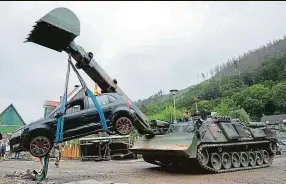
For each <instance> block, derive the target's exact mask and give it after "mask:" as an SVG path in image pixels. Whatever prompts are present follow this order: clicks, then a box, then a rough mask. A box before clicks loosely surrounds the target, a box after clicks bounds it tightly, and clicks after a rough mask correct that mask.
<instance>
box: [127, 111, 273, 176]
mask: <svg viewBox="0 0 286 184" xmlns="http://www.w3.org/2000/svg"><path fill="white" fill-rule="evenodd" d="M276 142H277V139H276V138H275V135H274V133H273V132H272V131H271V130H270V129H268V128H267V127H261V128H249V127H246V126H244V125H243V124H242V123H241V122H238V121H234V120H231V119H230V118H229V117H209V118H206V119H204V120H203V119H201V118H200V115H198V114H197V115H196V116H195V117H193V120H192V121H188V122H184V123H176V124H173V125H171V126H170V128H169V131H168V132H167V133H166V134H165V135H156V136H155V137H154V138H152V139H148V138H146V137H140V138H139V139H138V140H137V142H136V143H135V145H134V146H133V147H132V148H131V150H132V151H133V152H134V153H136V154H142V156H143V159H144V160H145V161H146V162H148V163H151V164H155V165H160V166H164V167H174V168H178V167H183V168H189V169H190V170H195V171H200V172H206V173H222V172H229V171H238V170H246V169H255V168H262V167H268V166H270V165H271V164H272V160H273V158H274V156H275V154H276Z"/></svg>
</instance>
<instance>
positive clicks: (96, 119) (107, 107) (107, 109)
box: [88, 95, 112, 129]
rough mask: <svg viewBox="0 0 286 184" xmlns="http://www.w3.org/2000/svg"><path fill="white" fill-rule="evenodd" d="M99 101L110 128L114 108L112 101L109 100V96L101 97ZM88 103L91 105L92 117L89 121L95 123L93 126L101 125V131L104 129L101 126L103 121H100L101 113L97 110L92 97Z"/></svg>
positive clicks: (98, 97)
mask: <svg viewBox="0 0 286 184" xmlns="http://www.w3.org/2000/svg"><path fill="white" fill-rule="evenodd" d="M97 99H98V102H99V104H100V106H101V108H102V111H103V113H104V117H105V119H106V122H107V126H109V119H110V115H111V112H112V106H111V104H110V100H109V97H108V95H99V96H97ZM88 103H89V106H90V112H91V113H90V117H89V119H90V120H91V121H92V122H93V124H96V125H98V124H99V125H100V129H101V128H102V126H101V119H100V116H99V112H98V110H97V108H96V107H95V105H94V103H93V101H92V99H91V98H90V97H88Z"/></svg>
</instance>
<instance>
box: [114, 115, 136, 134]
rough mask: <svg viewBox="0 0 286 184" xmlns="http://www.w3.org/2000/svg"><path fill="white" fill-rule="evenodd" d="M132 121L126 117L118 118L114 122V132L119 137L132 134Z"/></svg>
mask: <svg viewBox="0 0 286 184" xmlns="http://www.w3.org/2000/svg"><path fill="white" fill-rule="evenodd" d="M132 128H133V125H132V121H131V120H130V119H129V118H127V117H121V118H118V119H117V120H116V121H115V131H116V132H117V133H118V134H119V135H128V134H130V133H131V132H132Z"/></svg>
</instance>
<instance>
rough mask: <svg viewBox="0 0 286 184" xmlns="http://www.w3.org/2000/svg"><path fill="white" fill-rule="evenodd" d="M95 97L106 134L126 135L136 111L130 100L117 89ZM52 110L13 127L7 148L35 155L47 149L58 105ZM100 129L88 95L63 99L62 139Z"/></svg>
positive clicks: (129, 131) (72, 137)
mask: <svg viewBox="0 0 286 184" xmlns="http://www.w3.org/2000/svg"><path fill="white" fill-rule="evenodd" d="M97 99H98V102H99V104H100V105H101V107H102V110H103V112H104V116H105V119H106V123H107V126H108V132H107V133H108V134H112V135H114V134H119V135H128V134H130V133H131V132H132V131H133V122H134V121H135V120H136V113H135V111H134V110H133V109H132V103H131V101H129V100H127V99H125V98H124V97H123V96H122V95H121V94H119V93H104V94H101V95H98V96H97ZM54 111H55V112H54ZM54 111H53V112H51V113H50V114H49V115H48V116H46V117H44V118H42V119H39V120H37V121H35V122H32V123H30V124H28V125H25V126H23V127H21V128H20V129H18V130H16V131H15V132H14V133H13V134H12V136H11V138H10V149H11V152H20V151H29V152H30V153H31V154H32V155H33V156H35V157H41V156H44V155H46V154H47V153H49V151H50V150H51V149H52V147H53V143H54V142H55V135H56V129H57V117H58V116H57V115H58V113H57V112H59V109H55V110H54ZM102 129H103V128H102V125H101V119H100V116H99V113H98V110H97V108H96V107H95V105H94V103H93V101H92V99H91V97H88V96H85V97H82V98H77V99H75V100H72V101H70V102H68V103H67V105H66V112H65V114H64V127H63V138H64V140H63V141H68V140H72V139H76V138H80V137H85V136H88V135H91V134H96V133H98V132H102ZM35 150H37V151H35ZM36 152H37V153H36Z"/></svg>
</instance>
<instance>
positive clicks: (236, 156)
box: [231, 152, 240, 168]
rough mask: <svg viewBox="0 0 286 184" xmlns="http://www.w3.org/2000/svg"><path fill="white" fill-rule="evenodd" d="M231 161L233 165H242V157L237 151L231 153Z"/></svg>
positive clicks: (236, 166)
mask: <svg viewBox="0 0 286 184" xmlns="http://www.w3.org/2000/svg"><path fill="white" fill-rule="evenodd" d="M231 162H232V165H233V167H235V168H238V167H239V166H240V158H239V154H238V153H237V152H233V153H232V155H231Z"/></svg>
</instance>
